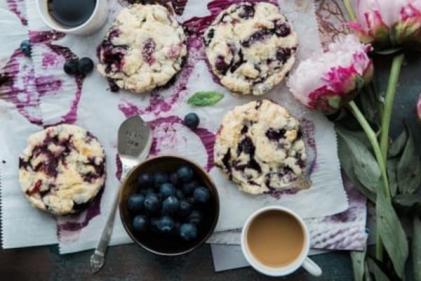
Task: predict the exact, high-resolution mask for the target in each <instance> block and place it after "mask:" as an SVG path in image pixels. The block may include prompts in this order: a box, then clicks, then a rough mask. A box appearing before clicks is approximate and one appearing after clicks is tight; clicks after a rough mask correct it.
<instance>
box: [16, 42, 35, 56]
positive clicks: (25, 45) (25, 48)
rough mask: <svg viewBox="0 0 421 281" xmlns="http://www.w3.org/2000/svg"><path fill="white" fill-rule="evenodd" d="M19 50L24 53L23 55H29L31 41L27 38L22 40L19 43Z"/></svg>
mask: <svg viewBox="0 0 421 281" xmlns="http://www.w3.org/2000/svg"><path fill="white" fill-rule="evenodd" d="M19 48H20V50H21V51H22V53H24V55H25V56H27V57H30V56H31V52H32V47H31V43H30V42H29V40H23V41H22V43H20V47H19Z"/></svg>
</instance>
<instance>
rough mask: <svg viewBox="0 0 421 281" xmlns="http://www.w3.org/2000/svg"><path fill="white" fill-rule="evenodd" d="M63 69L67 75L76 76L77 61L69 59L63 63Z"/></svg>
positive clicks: (77, 69)
mask: <svg viewBox="0 0 421 281" xmlns="http://www.w3.org/2000/svg"><path fill="white" fill-rule="evenodd" d="M63 69H64V72H66V73H67V74H68V75H76V74H77V73H78V71H79V61H78V60H77V59H70V60H68V61H66V62H65V63H64V67H63Z"/></svg>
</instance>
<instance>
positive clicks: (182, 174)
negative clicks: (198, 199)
mask: <svg viewBox="0 0 421 281" xmlns="http://www.w3.org/2000/svg"><path fill="white" fill-rule="evenodd" d="M177 175H178V177H179V178H180V180H181V181H182V182H189V181H191V180H192V179H193V170H192V169H191V168H190V167H188V166H181V167H180V168H179V169H178V170H177Z"/></svg>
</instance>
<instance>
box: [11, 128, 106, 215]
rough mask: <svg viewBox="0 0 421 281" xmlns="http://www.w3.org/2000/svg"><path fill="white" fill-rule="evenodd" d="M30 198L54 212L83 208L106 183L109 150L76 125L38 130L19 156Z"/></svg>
mask: <svg viewBox="0 0 421 281" xmlns="http://www.w3.org/2000/svg"><path fill="white" fill-rule="evenodd" d="M19 182H20V184H21V187H22V190H23V192H24V194H25V196H26V198H27V199H28V200H29V201H30V202H31V203H32V205H33V206H35V207H36V208H38V209H41V210H44V211H47V212H50V213H52V214H54V215H68V214H73V213H77V212H79V211H81V210H82V209H84V208H85V207H86V206H88V205H89V203H90V202H91V201H92V200H93V199H94V198H95V196H96V195H97V194H98V193H99V191H100V190H101V189H102V188H103V186H104V184H105V153H104V150H103V148H102V146H101V144H100V143H99V142H98V140H97V139H96V138H95V137H94V136H93V135H92V134H90V133H89V132H87V131H86V130H84V129H82V128H80V127H77V126H74V125H66V124H64V125H57V126H53V127H49V128H47V129H45V130H43V131H40V132H37V133H35V134H33V135H31V136H30V137H29V138H28V144H27V147H26V148H25V150H24V151H23V153H22V155H21V156H20V158H19Z"/></svg>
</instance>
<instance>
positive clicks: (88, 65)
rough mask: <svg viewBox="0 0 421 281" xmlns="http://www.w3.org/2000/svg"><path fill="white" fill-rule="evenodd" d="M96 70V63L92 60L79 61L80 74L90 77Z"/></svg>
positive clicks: (83, 59) (82, 59)
mask: <svg viewBox="0 0 421 281" xmlns="http://www.w3.org/2000/svg"><path fill="white" fill-rule="evenodd" d="M93 69H94V62H93V61H92V60H91V59H90V58H81V59H80V60H79V68H78V70H79V73H80V74H82V75H88V74H89V73H91V72H92V70H93Z"/></svg>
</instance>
